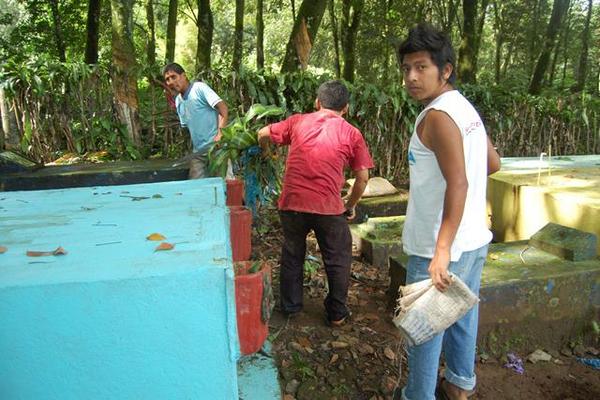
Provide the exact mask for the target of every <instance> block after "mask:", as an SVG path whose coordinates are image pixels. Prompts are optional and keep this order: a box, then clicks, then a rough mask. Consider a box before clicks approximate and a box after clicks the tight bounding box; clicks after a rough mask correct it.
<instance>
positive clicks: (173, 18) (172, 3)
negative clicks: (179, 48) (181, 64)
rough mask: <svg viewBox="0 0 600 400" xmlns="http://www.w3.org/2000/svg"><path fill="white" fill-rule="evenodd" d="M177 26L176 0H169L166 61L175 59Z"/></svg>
mask: <svg viewBox="0 0 600 400" xmlns="http://www.w3.org/2000/svg"><path fill="white" fill-rule="evenodd" d="M176 28H177V0H169V19H168V20H167V51H166V54H165V59H166V61H167V62H168V63H169V62H173V61H175V36H176V32H175V31H176Z"/></svg>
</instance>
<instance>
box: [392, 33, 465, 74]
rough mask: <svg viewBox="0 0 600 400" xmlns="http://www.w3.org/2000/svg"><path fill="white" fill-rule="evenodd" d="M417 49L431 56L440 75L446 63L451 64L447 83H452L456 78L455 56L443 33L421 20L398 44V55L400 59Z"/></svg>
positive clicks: (448, 40)
mask: <svg viewBox="0 0 600 400" xmlns="http://www.w3.org/2000/svg"><path fill="white" fill-rule="evenodd" d="M417 51H426V52H428V53H429V55H430V56H431V61H433V63H434V64H435V65H437V67H438V69H439V70H440V76H442V71H443V70H444V67H445V66H446V64H450V65H451V66H452V73H451V74H450V77H449V78H448V83H450V84H453V83H454V81H455V80H456V72H455V71H456V68H455V67H456V56H455V55H454V49H453V48H452V43H450V39H448V36H446V34H445V33H443V32H442V31H439V30H437V29H435V28H434V27H433V26H431V25H429V24H427V23H425V22H422V23H420V24H419V25H417V26H415V27H414V28H412V29H411V30H410V31H409V32H408V37H407V38H406V40H404V42H402V43H401V44H400V47H399V48H398V56H399V58H400V61H401V62H402V61H403V60H404V56H405V55H407V54H411V53H416V52H417Z"/></svg>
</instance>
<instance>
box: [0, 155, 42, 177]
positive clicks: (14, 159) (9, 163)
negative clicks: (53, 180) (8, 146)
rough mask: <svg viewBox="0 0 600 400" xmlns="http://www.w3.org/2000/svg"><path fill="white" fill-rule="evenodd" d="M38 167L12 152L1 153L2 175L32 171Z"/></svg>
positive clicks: (0, 170) (0, 168)
mask: <svg viewBox="0 0 600 400" xmlns="http://www.w3.org/2000/svg"><path fill="white" fill-rule="evenodd" d="M37 167H38V166H37V165H36V163H34V162H33V161H31V160H28V159H27V158H25V157H22V156H20V155H19V154H17V153H14V152H12V151H2V152H0V175H5V174H11V173H15V172H24V171H31V170H34V169H35V168H37Z"/></svg>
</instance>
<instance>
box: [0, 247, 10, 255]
mask: <svg viewBox="0 0 600 400" xmlns="http://www.w3.org/2000/svg"><path fill="white" fill-rule="evenodd" d="M6 250H8V249H7V248H6V247H4V246H0V254H2V253H6Z"/></svg>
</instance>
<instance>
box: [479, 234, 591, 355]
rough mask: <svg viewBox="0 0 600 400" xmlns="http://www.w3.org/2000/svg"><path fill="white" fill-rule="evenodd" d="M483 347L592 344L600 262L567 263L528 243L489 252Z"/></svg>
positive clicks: (508, 348)
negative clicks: (579, 341)
mask: <svg viewBox="0 0 600 400" xmlns="http://www.w3.org/2000/svg"><path fill="white" fill-rule="evenodd" d="M480 298H481V308H480V317H479V327H480V332H479V343H480V346H481V347H482V348H484V349H487V350H488V351H489V352H490V353H493V354H500V353H505V352H506V351H513V350H514V351H518V350H520V349H521V350H523V349H527V350H532V349H535V348H555V349H556V348H560V347H562V346H563V345H565V344H566V343H567V342H569V341H572V340H586V339H587V340H592V339H593V337H594V334H593V332H592V323H593V321H596V322H598V321H600V259H598V258H596V259H593V260H587V261H579V262H574V261H569V260H564V259H561V258H559V257H556V256H554V255H552V254H549V253H546V252H544V251H542V250H539V249H536V248H533V247H530V246H529V245H528V243H527V241H519V242H512V243H500V244H494V245H491V246H490V252H489V255H488V259H487V262H486V265H485V268H484V271H483V275H482V286H481V291H480Z"/></svg>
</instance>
